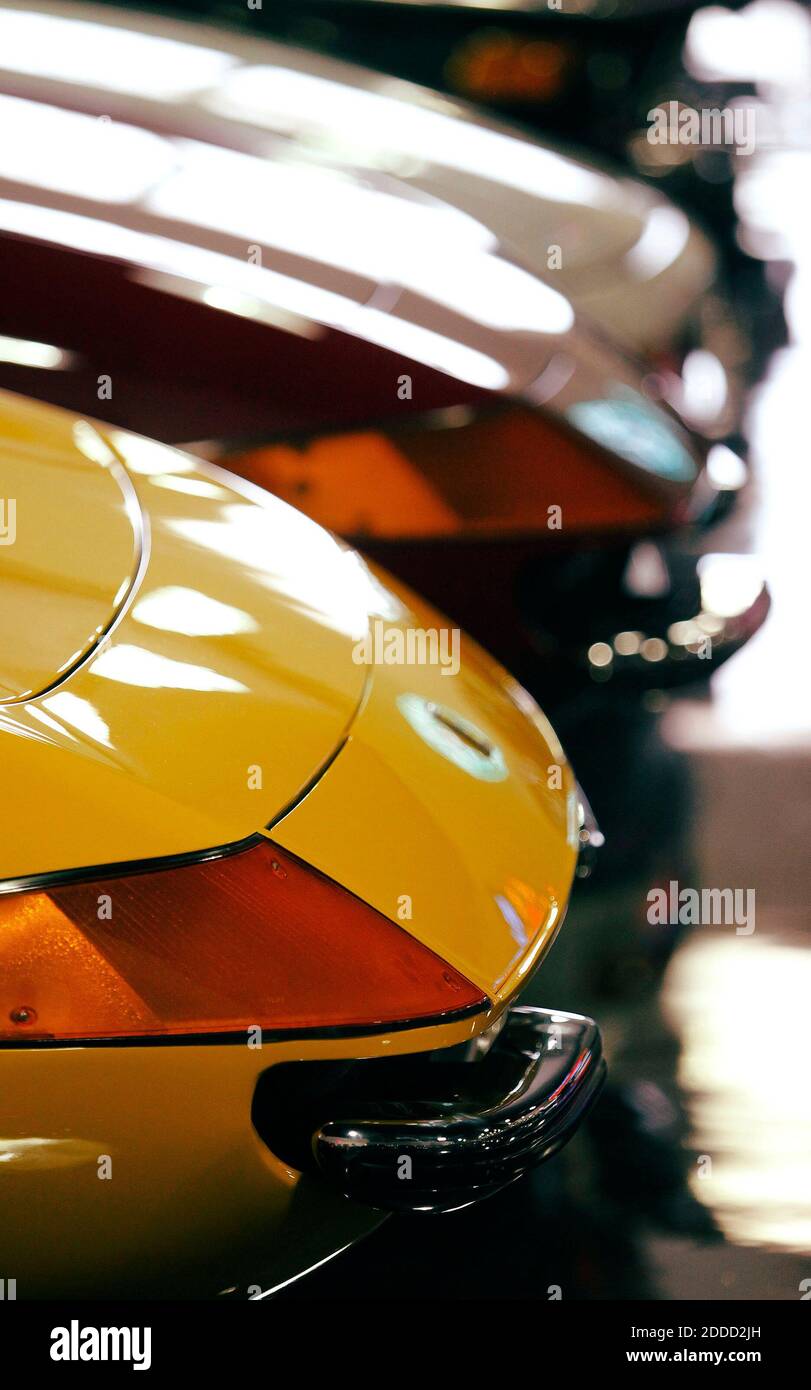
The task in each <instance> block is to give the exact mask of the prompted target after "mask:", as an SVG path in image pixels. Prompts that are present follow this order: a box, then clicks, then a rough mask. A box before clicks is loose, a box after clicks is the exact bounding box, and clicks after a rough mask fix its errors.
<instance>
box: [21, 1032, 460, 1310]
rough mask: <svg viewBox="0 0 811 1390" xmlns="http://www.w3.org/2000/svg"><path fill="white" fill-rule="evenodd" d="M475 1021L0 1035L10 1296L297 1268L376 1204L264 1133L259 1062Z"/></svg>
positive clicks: (116, 1290) (265, 1279)
mask: <svg viewBox="0 0 811 1390" xmlns="http://www.w3.org/2000/svg"><path fill="white" fill-rule="evenodd" d="M482 1021H485V1022H486V1021H487V1020H486V1019H484V1020H480V1019H475V1020H471V1019H468V1020H467V1021H465V1022H463V1023H456V1024H454V1025H445V1026H444V1027H440V1028H423V1029H415V1030H413V1031H411V1032H408V1033H393V1034H391V1036H390V1037H385V1036H381V1037H376V1038H366V1039H362V1040H353V1039H349V1040H345V1039H341V1040H333V1041H329V1040H327V1041H324V1040H321V1041H318V1042H306V1041H304V1042H301V1041H300V1042H295V1041H292V1042H289V1043H284V1044H278V1043H274V1044H268V1045H265V1046H264V1047H263V1048H262V1049H261V1050H260V1049H254V1048H249V1047H248V1046H244V1045H243V1046H240V1045H234V1044H229V1045H226V1046H221V1047H220V1046H188V1047H187V1046H182V1047H113V1048H106V1047H98V1048H78V1047H73V1048H59V1049H54V1050H36V1049H31V1050H23V1051H20V1050H10V1049H7V1050H3V1049H0V1159H2V1161H0V1268H2V1269H3V1270H7V1271H9V1275H8V1277H13V1278H16V1280H17V1297H18V1298H19V1299H21V1300H22V1299H25V1298H41V1297H46V1296H49V1295H50V1296H52V1297H53V1296H58V1297H77V1298H85V1297H88V1298H89V1297H93V1296H101V1297H110V1296H111V1295H112V1294H119V1295H121V1296H123V1297H127V1296H141V1297H143V1296H145V1295H149V1296H152V1297H156V1298H191V1297H213V1296H215V1295H217V1294H220V1293H223V1292H231V1293H232V1295H233V1296H237V1297H243V1298H246V1297H249V1296H251V1295H255V1294H256V1293H257V1292H258V1291H260V1290H261V1291H266V1290H268V1289H270V1288H272V1287H275V1286H277V1285H279V1284H281V1283H283V1282H284V1281H285V1280H288V1279H292V1278H294V1277H296V1276H297V1275H300V1274H301V1273H303V1272H304V1271H306V1270H307V1269H309V1268H311V1267H312V1266H313V1265H315V1264H317V1263H318V1262H319V1261H321V1260H323V1259H326V1258H328V1257H329V1256H330V1255H333V1254H335V1253H336V1252H337V1251H339V1250H341V1249H342V1248H343V1247H344V1246H345V1245H347V1244H349V1243H351V1242H352V1241H354V1240H357V1239H358V1238H359V1237H360V1236H362V1235H364V1234H365V1233H366V1232H367V1231H369V1230H371V1229H373V1228H374V1226H376V1225H377V1224H378V1223H379V1222H380V1220H381V1219H382V1217H381V1213H379V1212H375V1211H372V1210H370V1209H368V1208H365V1207H360V1206H358V1205H356V1204H354V1203H351V1202H347V1201H345V1200H344V1199H343V1198H341V1197H339V1196H337V1195H334V1194H332V1193H331V1192H329V1191H328V1190H327V1189H326V1188H324V1187H323V1186H322V1185H321V1184H320V1183H319V1182H318V1181H317V1179H315V1178H309V1177H302V1176H301V1174H299V1173H297V1172H295V1171H294V1170H293V1169H290V1168H288V1167H286V1166H285V1165H284V1164H282V1163H280V1162H279V1161H278V1160H276V1159H275V1158H274V1156H273V1155H272V1154H271V1153H270V1152H269V1150H268V1149H267V1148H266V1147H265V1146H264V1145H263V1144H262V1143H261V1141H260V1140H259V1138H258V1136H257V1134H256V1132H255V1130H254V1129H253V1126H252V1125H251V1119H250V1115H251V1100H252V1096H253V1091H254V1087H255V1085H256V1080H257V1077H258V1076H259V1074H260V1072H262V1071H264V1070H265V1069H266V1068H267V1067H269V1066H271V1065H273V1064H274V1063H276V1062H283V1061H284V1062H287V1061H295V1060H309V1059H317V1058H319V1059H323V1058H328V1057H354V1056H358V1057H362V1056H385V1055H386V1054H392V1055H393V1054H394V1053H396V1052H402V1051H414V1050H417V1051H421V1050H424V1049H428V1048H432V1047H437V1046H450V1045H452V1044H453V1043H455V1042H460V1041H463V1040H464V1039H465V1038H467V1037H470V1036H471V1035H472V1034H473V1032H474V1031H476V1030H478V1029H479V1028H481V1026H482ZM105 1160H109V1162H107V1161H105ZM107 1173H109V1177H106V1176H104V1174H107Z"/></svg>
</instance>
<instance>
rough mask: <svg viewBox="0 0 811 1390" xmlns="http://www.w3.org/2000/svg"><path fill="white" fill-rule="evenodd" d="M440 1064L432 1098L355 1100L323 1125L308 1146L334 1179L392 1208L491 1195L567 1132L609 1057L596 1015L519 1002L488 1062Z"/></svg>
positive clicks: (351, 1192)
mask: <svg viewBox="0 0 811 1390" xmlns="http://www.w3.org/2000/svg"><path fill="white" fill-rule="evenodd" d="M436 1072H437V1081H436V1088H435V1095H434V1096H430V1095H426V1096H422V1097H419V1098H414V1097H411V1098H409V1099H406V1100H403V1099H401V1098H399V1097H398V1096H396V1095H392V1096H391V1097H390V1098H389V1097H387V1098H385V1099H381V1100H378V1102H377V1103H376V1104H375V1105H374V1106H370V1107H369V1110H366V1111H364V1109H363V1105H362V1102H359V1103H358V1114H357V1115H355V1116H350V1117H349V1118H346V1119H341V1120H332V1121H330V1122H328V1123H327V1124H324V1125H322V1126H321V1127H320V1129H319V1130H318V1131H317V1133H316V1134H315V1135H314V1137H313V1151H314V1153H315V1157H316V1161H317V1163H318V1166H319V1168H320V1169H321V1172H322V1173H323V1174H324V1176H325V1177H326V1179H327V1180H328V1182H329V1183H330V1184H331V1185H333V1186H337V1187H338V1189H339V1190H340V1191H342V1192H343V1193H344V1194H345V1196H347V1197H352V1198H354V1199H355V1200H359V1201H363V1202H367V1203H369V1204H370V1205H371V1206H373V1207H382V1208H384V1209H388V1210H394V1211H435V1212H436V1211H449V1210H455V1209H458V1208H459V1207H464V1206H467V1205H469V1204H470V1203H471V1202H474V1201H477V1200H479V1199H480V1198H482V1197H486V1196H491V1195H492V1194H493V1193H495V1192H498V1191H499V1190H500V1189H501V1188H502V1187H505V1186H507V1185H508V1184H509V1183H511V1182H514V1181H515V1180H516V1179H517V1178H519V1177H521V1175H522V1174H524V1173H526V1172H527V1171H528V1170H529V1169H531V1168H533V1167H535V1166H537V1164H539V1163H543V1162H544V1161H545V1160H546V1159H547V1158H550V1157H551V1156H552V1155H553V1154H555V1153H557V1151H558V1150H559V1149H560V1148H562V1147H563V1145H564V1144H565V1143H566V1141H567V1140H568V1139H569V1138H571V1136H572V1134H573V1133H574V1130H575V1129H576V1127H577V1126H578V1125H579V1123H580V1121H581V1120H582V1118H583V1116H584V1114H585V1113H586V1111H587V1110H588V1108H589V1107H590V1105H591V1104H592V1103H593V1101H594V1100H595V1099H596V1097H597V1095H598V1093H599V1090H600V1087H601V1085H602V1083H603V1079H604V1076H605V1063H604V1061H603V1058H602V1047H601V1042H600V1034H599V1030H598V1028H597V1026H596V1024H595V1023H594V1022H593V1021H592V1020H591V1019H588V1018H582V1017H580V1016H578V1015H574V1014H563V1013H554V1012H550V1011H548V1010H545V1009H536V1008H514V1009H511V1010H510V1011H509V1014H508V1015H507V1019H506V1022H505V1024H504V1026H503V1027H502V1029H501V1031H500V1033H499V1034H498V1037H497V1038H496V1040H495V1042H494V1043H493V1045H492V1047H491V1048H490V1049H489V1051H488V1052H487V1054H486V1056H485V1058H484V1059H483V1060H481V1061H477V1062H472V1063H471V1062H462V1063H459V1064H457V1065H455V1066H454V1065H453V1064H449V1065H446V1066H445V1067H442V1066H438V1067H437V1068H436ZM444 1088H447V1090H445V1089H444ZM370 1111H371V1113H369V1112H370Z"/></svg>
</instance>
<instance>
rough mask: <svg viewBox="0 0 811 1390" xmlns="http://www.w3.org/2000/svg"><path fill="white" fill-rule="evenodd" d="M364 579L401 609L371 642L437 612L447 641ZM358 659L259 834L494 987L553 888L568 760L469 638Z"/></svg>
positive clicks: (506, 978)
mask: <svg viewBox="0 0 811 1390" xmlns="http://www.w3.org/2000/svg"><path fill="white" fill-rule="evenodd" d="M379 577H380V579H381V583H383V582H384V580H385V583H386V584H387V586H388V587H389V588H390V590H391V591H392V592H396V594H397V595H398V600H399V602H400V604H401V607H400V611H399V613H398V614H396V615H393V616H392V618H390V619H389V620H387V621H386V623H385V624H384V625H383V626H382V628H381V629H380V637H379V641H378V644H377V648H376V651H377V653H378V654H380V653H381V651H382V652H385V647H386V644H387V643H389V644H390V646H391V647H392V649H394V643H395V642H396V638H394V637H392V636H391V634H393V633H396V632H397V631H399V632H401V633H402V634H403V646H402V649H403V650H407V646H406V642H407V634H408V632H409V630H411V631H414V629H415V628H416V629H420V630H422V631H425V632H429V631H431V630H432V629H433V630H435V631H437V630H438V629H439V628H440V627H442V626H443V624H444V626H445V629H446V631H445V635H446V637H447V638H448V642H449V644H450V641H451V636H450V634H451V632H452V630H451V629H449V628H448V625H447V621H446V620H443V619H442V618H441V617H440V616H439V615H438V614H437V613H436V612H435V611H434V610H433V609H431V608H429V607H428V606H427V605H425V604H423V603H422V602H421V601H420V600H418V599H417V598H416V597H415V596H414V595H413V594H409V593H408V592H407V591H406V590H405V589H404V588H403V587H402V586H399V585H396V584H395V581H394V580H392V579H390V578H389V577H387V576H383V575H382V574H380V575H379ZM436 650H437V651H440V650H441V649H440V648H439V644H438V643H437V648H436ZM445 650H446V652H450V651H451V647H450V645H448V646H447V647H446V648H445ZM374 654H375V653H374V651H371V650H370V655H374ZM373 670H374V676H373V680H372V682H371V684H370V689H369V694H368V697H367V700H366V702H365V704H364V706H363V709H362V710H361V712H360V714H359V715H358V717H357V719H356V720H355V722H354V723H353V725H352V729H351V732H350V737H349V739H348V741H347V743H346V746H345V747H344V749H343V750H342V752H341V753H340V755H339V756H338V757H337V758H336V759H335V761H334V763H333V764H332V766H331V767H330V768H329V769H328V770H327V772H326V773H325V774H324V776H323V777H322V778H321V780H320V781H319V783H318V785H317V786H316V787H315V788H314V789H313V790H312V791H311V792H310V794H309V796H307V797H306V798H305V799H304V801H302V802H301V803H300V804H299V805H298V806H296V807H295V808H294V809H293V810H292V811H291V813H290V814H289V815H288V816H286V817H285V818H284V819H283V820H282V821H281V823H280V824H278V825H276V826H274V827H273V829H272V831H271V834H272V837H273V838H274V839H275V840H276V841H278V843H279V844H281V845H284V846H285V847H286V848H287V849H289V850H292V851H293V852H294V853H295V854H297V855H299V856H300V857H301V858H303V859H306V860H308V861H309V862H310V863H313V864H316V865H317V866H318V868H320V869H321V870H322V871H323V872H324V873H326V874H329V876H330V877H331V878H334V879H336V880H337V881H338V882H339V883H342V884H343V885H344V886H345V887H347V888H349V889H351V890H352V892H354V893H357V894H358V896H360V897H362V898H364V899H365V900H366V901H367V902H369V903H371V904H372V905H373V906H374V907H376V908H377V909H378V911H379V912H382V913H384V914H385V915H386V916H388V917H390V918H391V919H392V920H394V921H397V920H399V921H401V923H402V925H403V926H405V927H406V929H407V930H408V931H410V932H411V933H412V934H413V935H414V936H416V937H418V938H419V940H421V941H423V942H424V943H425V944H426V945H428V946H430V947H431V948H432V949H433V950H435V951H438V952H439V953H440V954H441V955H443V956H444V957H445V959H446V960H448V961H450V962H451V964H452V965H454V966H456V968H457V969H458V970H461V971H462V973H463V974H464V975H466V976H467V977H468V979H470V980H472V981H473V982H474V983H475V984H477V985H479V986H480V987H481V988H482V989H483V990H484V991H485V992H486V993H487V994H488V995H489V996H490V997H491V998H492V999H495V1000H503V999H506V998H508V997H509V996H510V995H511V994H512V993H513V992H514V991H515V990H516V989H517V988H518V987H519V986H520V984H521V983H522V981H523V980H524V979H525V977H526V975H527V974H528V972H529V970H530V969H531V968H532V967H533V966H534V965H535V964H536V963H537V961H538V960H539V959H540V957H541V956H542V955H543V953H544V952H545V951H546V950H547V949H548V947H549V946H550V945H551V942H552V940H553V939H554V935H555V932H556V930H557V927H558V926H559V924H560V921H561V919H562V915H563V912H564V910H565V906H566V902H567V900H568V896H569V890H570V888H571V883H572V877H573V874H574V867H575V861H576V842H577V841H576V837H577V793H576V786H575V783H574V779H573V777H572V773H571V769H570V768H569V766H568V764H567V762H566V758H565V756H564V753H563V750H562V749H561V747H560V744H559V743H558V740H557V738H556V737H555V734H554V732H553V731H552V729H551V727H550V725H549V723H548V721H547V720H546V718H545V717H544V715H543V714H542V713H541V711H540V710H539V709H538V707H537V705H535V703H534V701H533V700H532V699H531V698H530V697H529V696H528V695H527V693H526V691H524V690H523V689H522V688H521V687H520V686H518V685H517V684H516V682H515V681H513V680H512V679H511V677H510V676H509V675H508V674H507V672H506V671H504V670H503V668H502V667H500V666H499V665H498V664H497V663H496V662H494V661H493V660H491V658H490V657H488V656H486V654H485V653H484V652H483V651H482V650H481V649H480V648H479V647H477V646H476V644H475V643H473V642H470V641H468V640H467V639H463V640H462V642H461V647H460V660H459V669H458V671H457V672H456V674H449V673H448V674H443V670H444V671H446V672H449V671H450V663H449V665H447V666H445V667H443V665H442V664H440V662H437V664H434V665H430V664H421V665H420V664H414V665H406V666H402V665H387V664H377V665H375V666H374V667H373ZM485 750H486V751H485Z"/></svg>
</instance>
